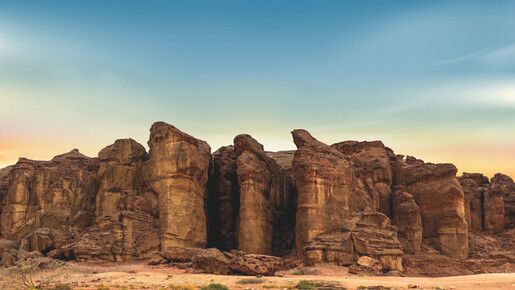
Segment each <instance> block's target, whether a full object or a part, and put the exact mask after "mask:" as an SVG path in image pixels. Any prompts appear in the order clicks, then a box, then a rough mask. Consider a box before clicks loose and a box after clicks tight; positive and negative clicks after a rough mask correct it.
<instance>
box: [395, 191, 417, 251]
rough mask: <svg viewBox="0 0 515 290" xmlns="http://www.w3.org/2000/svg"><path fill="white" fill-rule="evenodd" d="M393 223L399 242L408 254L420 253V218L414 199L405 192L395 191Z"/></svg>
mask: <svg viewBox="0 0 515 290" xmlns="http://www.w3.org/2000/svg"><path fill="white" fill-rule="evenodd" d="M392 209H393V223H394V224H395V226H397V228H398V230H399V240H400V241H401V243H402V245H403V246H404V252H406V253H408V254H413V253H417V252H419V251H420V246H421V244H422V232H423V230H422V217H421V214H420V208H419V206H418V205H417V203H416V202H415V198H414V197H413V196H412V195H411V194H409V193H407V192H399V191H396V192H394V193H393V201H392Z"/></svg>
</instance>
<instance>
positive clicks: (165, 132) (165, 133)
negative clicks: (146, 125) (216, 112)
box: [148, 122, 211, 152]
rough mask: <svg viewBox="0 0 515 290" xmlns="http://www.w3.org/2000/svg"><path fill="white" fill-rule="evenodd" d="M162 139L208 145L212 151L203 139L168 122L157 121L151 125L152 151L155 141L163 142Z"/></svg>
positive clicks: (149, 143)
mask: <svg viewBox="0 0 515 290" xmlns="http://www.w3.org/2000/svg"><path fill="white" fill-rule="evenodd" d="M161 140H167V142H172V143H174V142H188V143H190V144H192V145H193V146H195V147H202V148H206V147H207V148H209V152H211V147H209V145H208V144H207V142H206V141H202V140H200V139H197V138H195V137H193V136H191V135H189V134H186V133H184V132H182V131H181V130H179V129H177V128H176V127H175V126H173V125H170V124H168V123H165V122H155V123H154V124H152V127H150V139H149V140H148V146H149V147H150V150H151V151H152V144H153V143H155V142H161Z"/></svg>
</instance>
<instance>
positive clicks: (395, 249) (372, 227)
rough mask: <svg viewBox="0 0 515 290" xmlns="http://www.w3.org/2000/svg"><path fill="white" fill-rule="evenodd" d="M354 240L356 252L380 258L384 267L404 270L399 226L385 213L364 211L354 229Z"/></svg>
mask: <svg viewBox="0 0 515 290" xmlns="http://www.w3.org/2000/svg"><path fill="white" fill-rule="evenodd" d="M352 240H353V242H354V249H355V251H356V254H358V255H366V256H370V257H374V258H377V259H379V260H380V261H381V263H382V266H383V269H386V270H397V271H403V268H402V255H403V254H404V252H403V248H402V244H401V243H400V242H399V240H398V237H397V228H396V227H395V226H392V225H391V224H390V219H389V218H388V217H387V216H386V215H384V214H383V213H380V212H374V213H362V214H361V216H360V219H359V220H358V221H357V223H356V227H355V228H354V229H353V230H352Z"/></svg>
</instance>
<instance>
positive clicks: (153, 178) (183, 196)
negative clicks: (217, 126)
mask: <svg viewBox="0 0 515 290" xmlns="http://www.w3.org/2000/svg"><path fill="white" fill-rule="evenodd" d="M148 146H149V148H150V158H149V160H148V161H147V162H146V164H145V166H144V179H145V181H146V182H147V184H148V187H149V188H150V189H151V190H152V191H153V192H155V193H156V194H157V196H158V212H159V224H160V225H159V229H160V238H161V247H164V248H165V247H168V246H185V247H199V248H202V247H205V246H206V242H207V228H206V214H205V211H204V200H205V199H206V198H207V179H208V169H209V165H210V162H211V148H210V147H209V145H208V144H207V143H206V142H205V141H202V140H199V139H196V138H194V137H192V136H190V135H188V134H186V133H183V132H181V131H180V130H178V129H177V128H175V127H174V126H172V125H169V124H166V123H163V122H157V123H154V124H153V125H152V128H150V140H149V141H148Z"/></svg>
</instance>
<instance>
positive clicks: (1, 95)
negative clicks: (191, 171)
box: [0, 0, 515, 177]
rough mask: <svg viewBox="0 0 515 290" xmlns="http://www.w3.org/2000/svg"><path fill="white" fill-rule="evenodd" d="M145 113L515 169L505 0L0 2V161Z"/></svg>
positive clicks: (91, 135)
mask: <svg viewBox="0 0 515 290" xmlns="http://www.w3.org/2000/svg"><path fill="white" fill-rule="evenodd" d="M155 121H165V122H168V123H170V124H173V125H174V126H176V127H177V128H179V129H181V130H182V131H184V132H187V133H189V134H191V135H192V136H195V137H197V138H200V139H203V140H206V141H207V142H208V143H209V144H210V146H211V148H212V151H215V150H216V149H218V148H219V147H220V146H223V145H229V144H231V143H232V140H233V138H234V136H236V135H237V134H241V133H247V134H251V135H252V136H253V137H254V138H256V139H257V140H258V141H259V142H261V143H262V144H263V145H264V146H265V149H266V150H272V151H276V150H287V149H294V148H295V145H294V144H293V141H292V137H291V134H290V132H291V130H292V129H299V128H303V129H307V130H308V131H310V132H311V133H312V135H313V136H314V137H316V138H317V139H318V140H320V141H322V142H325V143H327V144H332V143H335V142H339V141H344V140H359V141H363V140H382V141H383V142H384V143H385V145H386V146H388V147H390V148H392V149H393V150H394V151H395V152H396V153H398V154H404V155H413V156H416V157H418V158H420V159H423V160H425V161H426V162H434V163H444V162H450V163H454V164H455V165H456V166H457V167H458V169H459V170H460V172H481V173H484V174H486V175H487V176H490V177H491V176H492V175H493V174H495V173H496V172H503V173H505V174H508V175H510V176H512V177H515V0H512V1H503V0H498V1H473V0H465V1H381V0H378V1H368V0H363V1H344V0H341V1H340V0H338V1H324V0H322V1H304V0H296V1H280V0H279V1H278V0H274V1H272V0H261V1H254V0H246V1H240V0H238V1H224V0H220V1H194V0H192V1H164V0H162V1H155V0H150V1H131V0H125V1H121V0H118V1H115V0H105V1H96V0H89V1H53V0H48V1H9V0H0V167H3V166H7V165H10V164H13V163H16V161H17V160H18V157H27V158H31V159H37V160H48V159H51V158H52V157H53V156H55V155H57V154H60V153H63V152H68V151H70V150H71V149H74V148H79V150H80V151H81V152H82V153H84V154H86V155H88V156H97V153H98V151H100V150H101V149H102V148H103V147H105V146H107V145H109V144H112V143H113V142H114V140H116V139H119V138H129V137H130V138H133V139H135V140H136V141H138V142H140V143H142V144H144V145H145V146H146V142H147V140H148V136H149V128H150V126H151V124H152V123H153V122H155Z"/></svg>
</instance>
